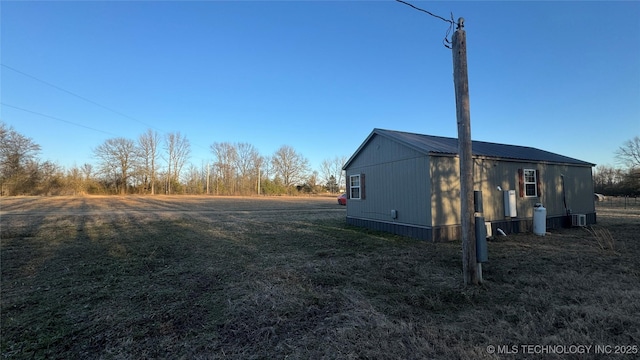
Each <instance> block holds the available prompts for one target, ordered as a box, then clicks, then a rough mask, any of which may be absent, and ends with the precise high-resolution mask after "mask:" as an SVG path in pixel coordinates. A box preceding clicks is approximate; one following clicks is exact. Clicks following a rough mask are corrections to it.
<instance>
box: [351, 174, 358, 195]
mask: <svg viewBox="0 0 640 360" xmlns="http://www.w3.org/2000/svg"><path fill="white" fill-rule="evenodd" d="M349 198H351V199H360V175H359V174H358V175H351V176H349Z"/></svg>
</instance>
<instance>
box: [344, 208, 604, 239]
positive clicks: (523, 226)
mask: <svg viewBox="0 0 640 360" xmlns="http://www.w3.org/2000/svg"><path fill="white" fill-rule="evenodd" d="M585 215H586V221H587V225H590V224H595V223H596V214H595V213H590V214H585ZM347 224H349V225H353V226H359V227H363V228H367V229H371V230H376V231H384V232H388V233H392V234H396V235H401V236H407V237H411V238H414V239H419V240H429V241H451V240H459V239H460V238H461V237H462V236H461V227H460V225H448V226H433V227H430V226H420V225H412V224H402V223H396V222H389V221H380V220H371V219H361V218H355V217H351V216H347ZM563 227H571V217H570V216H554V217H547V229H560V228H563ZM498 229H501V230H502V231H504V233H505V234H517V233H526V232H532V231H533V219H531V218H528V219H504V220H495V221H491V234H493V235H494V236H495V235H496V234H497V233H498Z"/></svg>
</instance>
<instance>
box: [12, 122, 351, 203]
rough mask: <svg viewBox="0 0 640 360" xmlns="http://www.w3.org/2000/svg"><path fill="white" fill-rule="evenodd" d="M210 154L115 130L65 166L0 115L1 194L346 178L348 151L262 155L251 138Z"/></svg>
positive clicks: (254, 188) (283, 185)
mask: <svg viewBox="0 0 640 360" xmlns="http://www.w3.org/2000/svg"><path fill="white" fill-rule="evenodd" d="M210 150H211V155H212V159H213V160H212V161H211V162H208V163H201V164H199V165H195V164H193V163H190V162H189V160H190V155H191V144H190V142H189V140H188V139H187V137H186V136H184V135H182V134H180V132H171V133H167V134H164V135H160V134H159V133H158V132H156V131H153V130H151V129H149V130H147V131H146V132H144V133H143V134H141V135H139V136H138V137H137V139H135V140H134V139H127V138H123V137H115V138H110V139H107V140H105V141H104V142H103V143H102V144H100V145H98V146H97V147H95V148H94V149H93V150H92V152H93V158H94V159H95V160H96V162H95V164H90V163H85V164H83V165H81V166H73V167H71V168H70V169H65V168H63V167H62V166H59V165H57V164H56V163H55V162H52V161H41V160H40V159H39V157H38V155H39V153H40V151H41V147H40V145H38V144H36V143H35V142H34V141H33V140H32V139H31V138H29V137H27V136H25V135H23V134H20V133H18V132H17V131H15V130H14V129H13V128H12V127H9V126H7V125H6V124H4V123H3V122H0V184H1V192H2V195H79V194H152V195H153V194H214V195H256V194H264V195H284V194H288V195H295V194H299V193H320V192H330V193H334V194H335V193H337V192H339V191H340V189H341V186H340V184H343V183H344V174H343V171H342V165H343V164H344V163H345V161H346V160H347V157H346V156H342V157H340V156H336V157H334V158H331V159H325V160H323V161H322V164H321V166H320V169H319V170H312V169H311V167H310V166H309V161H308V160H307V158H305V157H304V156H303V155H302V154H300V153H299V152H297V151H296V150H295V149H293V148H292V147H291V146H288V145H283V146H281V147H280V148H279V149H278V150H276V151H275V152H274V153H273V154H271V155H268V156H264V155H261V154H260V153H259V151H258V150H257V149H256V148H255V147H254V146H253V145H251V144H249V143H243V142H239V143H230V142H215V143H213V144H211V146H210Z"/></svg>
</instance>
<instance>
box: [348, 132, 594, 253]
mask: <svg viewBox="0 0 640 360" xmlns="http://www.w3.org/2000/svg"><path fill="white" fill-rule="evenodd" d="M472 153H473V164H474V165H473V181H474V190H480V191H482V199H483V213H482V215H483V216H484V218H485V223H486V226H487V235H492V234H496V233H497V230H498V229H501V230H502V231H503V232H505V233H518V232H527V231H530V230H531V229H532V222H533V214H534V206H535V205H536V204H538V203H541V204H542V206H543V207H545V208H546V226H547V229H554V228H559V227H562V226H567V225H568V226H571V221H572V220H573V221H574V222H575V221H579V224H580V225H584V224H594V223H595V222H596V212H595V205H594V197H593V194H594V191H593V177H592V171H591V170H592V167H593V166H595V165H594V164H592V163H588V162H585V161H581V160H577V159H573V158H570V157H567V156H563V155H559V154H554V153H551V152H548V151H544V150H540V149H536V148H532V147H525V146H516V145H505V144H496V143H489V142H482V141H473V142H472ZM343 170H345V172H346V185H347V196H348V200H347V223H348V224H351V225H355V226H361V227H365V228H370V229H374V230H380V231H386V232H391V233H394V234H399V235H404V236H410V237H414V238H419V239H425V240H431V241H443V240H454V239H460V238H461V236H460V229H461V226H460V223H461V221H460V175H459V174H460V166H459V157H458V139H456V138H447V137H439V136H429V135H421V134H413V133H408V132H400V131H392V130H383V129H374V130H373V131H372V132H371V134H369V136H368V137H367V138H366V139H365V140H364V142H363V143H362V145H360V147H358V149H357V150H356V151H355V153H354V154H353V155H352V156H351V157H350V158H349V160H347V162H346V163H345V165H344V167H343Z"/></svg>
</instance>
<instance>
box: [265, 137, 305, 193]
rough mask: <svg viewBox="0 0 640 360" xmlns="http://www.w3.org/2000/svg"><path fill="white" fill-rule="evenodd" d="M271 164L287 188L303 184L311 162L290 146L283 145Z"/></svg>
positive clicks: (274, 155)
mask: <svg viewBox="0 0 640 360" xmlns="http://www.w3.org/2000/svg"><path fill="white" fill-rule="evenodd" d="M271 163H272V164H273V169H274V171H275V173H276V176H280V177H281V178H282V181H283V183H284V186H285V187H287V188H290V187H291V186H293V185H296V184H303V183H304V182H305V180H306V177H307V173H308V172H309V161H308V160H307V159H306V158H305V157H304V156H302V155H300V154H298V153H297V152H296V151H295V150H294V149H293V148H292V147H291V146H288V145H283V146H281V147H280V148H279V149H278V150H276V152H275V153H274V154H273V158H272V159H271Z"/></svg>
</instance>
